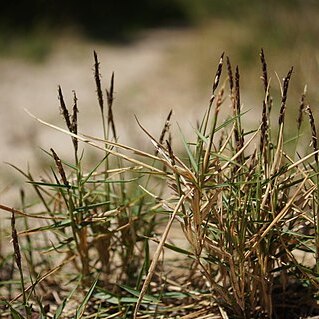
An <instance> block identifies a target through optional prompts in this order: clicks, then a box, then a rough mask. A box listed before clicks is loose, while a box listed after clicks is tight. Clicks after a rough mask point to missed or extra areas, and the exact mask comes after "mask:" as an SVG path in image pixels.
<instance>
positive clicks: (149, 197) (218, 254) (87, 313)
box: [0, 50, 319, 319]
mask: <svg viewBox="0 0 319 319" xmlns="http://www.w3.org/2000/svg"><path fill="white" fill-rule="evenodd" d="M225 59H226V72H225V79H224V81H223V76H224V75H223V69H224V64H225ZM260 59H261V80H262V81H261V85H262V86H263V93H264V98H263V99H262V101H261V103H260V104H261V107H260V110H261V112H260V118H259V120H257V121H256V127H255V128H254V129H253V130H249V131H247V130H245V125H244V120H245V116H247V115H245V114H244V112H243V111H242V104H241V96H240V95H241V92H240V74H239V68H238V66H236V67H235V68H234V70H235V71H233V67H232V65H231V61H230V58H229V57H226V58H225V55H224V54H222V55H221V58H220V61H219V64H218V67H217V71H216V73H215V77H214V81H213V85H212V92H211V96H210V98H209V103H208V108H207V110H206V112H205V114H204V116H203V120H202V121H201V122H200V123H199V124H198V127H197V128H196V130H195V132H194V136H195V138H194V141H187V140H186V139H185V138H184V136H183V134H182V133H181V138H182V142H183V143H182V144H183V147H184V149H183V150H182V151H180V149H178V148H176V147H174V146H173V142H172V136H171V132H170V126H171V117H172V112H170V113H169V114H168V116H167V118H166V120H165V121H164V125H163V130H162V132H161V135H160V136H159V138H158V139H157V137H154V136H153V135H152V133H151V132H150V131H149V130H148V129H147V128H145V127H144V126H143V124H142V123H141V122H140V121H139V120H137V123H138V125H139V126H140V128H141V132H143V134H145V135H146V136H147V137H148V138H149V139H150V141H151V143H152V144H153V145H154V153H147V152H144V151H143V150H139V149H135V148H133V147H130V146H127V145H123V144H120V142H119V141H118V136H117V130H116V124H115V123H116V121H115V119H114V114H113V102H114V73H112V76H111V81H110V86H109V88H108V89H106V98H107V101H106V103H105V102H104V94H103V89H102V87H103V83H102V80H101V77H100V68H99V67H100V62H99V61H98V57H97V54H96V52H94V78H95V83H96V93H97V97H98V106H99V108H100V113H101V117H102V127H103V134H104V135H103V138H95V137H91V136H87V135H85V134H81V133H79V130H78V124H77V123H78V120H77V116H78V106H77V97H76V94H75V93H73V108H72V115H70V113H69V111H68V107H67V105H66V103H65V101H64V97H63V93H62V88H61V87H59V88H58V97H59V101H60V108H61V113H62V115H63V117H64V119H65V122H66V126H67V129H63V128H58V127H55V126H53V125H51V124H49V123H46V122H44V121H42V120H40V119H38V120H39V121H40V122H41V123H43V124H45V125H48V126H50V127H53V128H55V129H57V130H59V131H62V132H64V133H65V134H68V135H69V136H70V137H71V139H72V145H73V149H74V162H72V163H70V162H67V161H64V160H63V159H61V158H60V157H59V155H58V151H57V150H53V149H51V152H48V153H47V154H48V156H51V157H52V168H51V172H50V173H49V174H47V177H46V178H42V179H41V180H40V181H36V180H35V179H34V178H33V176H32V175H31V173H30V172H27V173H24V172H23V171H21V170H19V169H18V170H19V171H20V172H21V173H22V174H23V175H24V176H25V177H26V178H27V179H28V181H29V184H31V186H32V187H33V188H34V190H35V191H36V194H37V198H38V200H37V202H36V203H32V200H33V199H31V198H30V203H28V202H27V198H25V195H23V196H22V198H23V200H22V205H21V209H13V208H9V207H7V206H5V205H1V206H0V208H1V209H2V210H3V211H7V212H9V213H11V214H12V217H11V218H12V225H11V228H12V241H13V247H14V249H13V254H11V255H10V254H7V255H5V254H4V253H3V254H2V255H1V256H0V257H1V259H0V262H1V267H2V270H1V272H0V274H1V276H2V277H3V278H4V279H3V283H2V284H1V286H0V290H1V295H2V297H1V302H2V314H1V315H0V316H1V317H4V318H5V317H6V316H10V315H11V316H12V317H13V318H24V317H27V318H31V317H32V318H55V319H57V318H184V319H186V318H300V317H306V316H311V315H315V314H318V313H319V306H318V304H317V299H316V298H317V297H318V293H317V292H318V287H319V282H318V275H319V211H318V200H319V180H318V169H319V162H318V144H317V129H316V126H315V118H314V114H313V112H312V109H311V106H310V105H309V104H307V103H306V89H305V91H304V92H303V93H302V98H301V102H300V108H299V110H300V112H299V116H298V119H297V120H296V127H297V131H298V132H297V134H298V136H297V138H295V139H292V140H293V141H295V142H296V145H295V146H294V147H293V149H294V153H296V154H293V155H291V146H290V144H291V140H290V144H288V143H287V140H286V136H285V130H284V127H285V122H286V121H287V120H286V113H287V109H289V106H288V105H287V103H288V91H289V83H290V81H291V78H292V76H293V75H294V74H293V68H291V69H290V70H289V71H288V73H287V76H286V77H285V78H284V79H283V83H280V87H281V92H282V94H281V99H280V100H279V101H274V100H273V98H272V97H271V90H270V82H271V79H270V76H269V74H268V71H267V63H266V58H265V54H264V52H263V50H262V51H261V53H260ZM227 86H228V88H229V89H228V96H227V88H226V87H227ZM276 103H277V105H278V106H279V113H278V122H276V123H278V127H276V125H277V124H272V122H273V121H272V120H271V119H272V118H273V112H275V111H276V110H275V107H274V105H275V104H276ZM227 104H228V105H229V106H230V107H229V108H228V106H227ZM105 106H107V107H108V110H107V112H106V111H105V110H104V107H105ZM227 108H228V109H230V110H231V112H230V113H231V114H230V115H229V116H228V117H226V118H225V116H224V117H223V118H221V117H220V115H221V114H225V113H226V109H227ZM303 113H306V114H307V115H308V118H309V127H310V132H311V137H310V138H309V142H311V145H312V148H308V147H305V146H303V145H301V144H300V139H299V137H300V135H301V132H300V131H301V126H302V121H303V118H304V117H303ZM254 116H256V115H254ZM81 143H82V144H87V145H89V146H90V147H93V148H94V149H96V151H97V152H100V153H101V158H100V160H97V161H96V163H92V167H91V168H90V169H89V170H87V171H84V169H83V165H82V160H83V157H84V156H85V152H84V150H80V145H81ZM300 154H303V155H300ZM22 194H24V193H23V192H22ZM16 218H19V220H20V219H23V220H24V221H25V222H24V224H20V223H19V224H18V226H16V222H15V220H16ZM22 225H24V226H25V229H24V230H20V231H17V228H18V229H19V228H20V227H22ZM172 227H174V233H179V234H182V235H183V238H184V243H187V245H183V246H180V245H178V244H176V242H175V241H174V234H172V232H173V231H172ZM169 251H172V252H173V255H174V258H173V259H172V260H170V261H169V266H167V265H166V260H165V254H169V253H168V252H169ZM164 252H165V254H164ZM163 254H164V255H163ZM305 260H306V261H307V262H305ZM14 261H15V263H16V265H17V266H18V274H15V273H14V272H13V271H12V269H13V267H14V263H13V262H14Z"/></svg>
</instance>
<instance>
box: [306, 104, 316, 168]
mask: <svg viewBox="0 0 319 319" xmlns="http://www.w3.org/2000/svg"><path fill="white" fill-rule="evenodd" d="M305 110H306V112H307V113H308V115H309V122H310V127H311V139H312V147H313V150H314V151H315V152H316V151H317V150H318V141H317V130H316V124H315V118H314V116H313V113H312V110H311V107H310V105H307V106H306V108H305ZM314 156H315V161H316V164H317V165H318V161H319V158H318V153H315V155H314Z"/></svg>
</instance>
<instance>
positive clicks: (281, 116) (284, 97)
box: [279, 67, 293, 125]
mask: <svg viewBox="0 0 319 319" xmlns="http://www.w3.org/2000/svg"><path fill="white" fill-rule="evenodd" d="M292 71H293V67H291V69H290V70H289V72H288V73H287V76H286V77H285V78H284V84H283V91H282V98H281V107H280V113H279V125H281V124H283V123H284V121H285V113H286V101H287V94H288V87H289V82H290V78H291V75H292Z"/></svg>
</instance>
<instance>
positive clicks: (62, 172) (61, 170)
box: [50, 148, 70, 186]
mask: <svg viewBox="0 0 319 319" xmlns="http://www.w3.org/2000/svg"><path fill="white" fill-rule="evenodd" d="M50 151H51V153H52V155H53V158H54V161H55V164H56V166H57V168H58V171H59V173H60V176H61V179H62V182H63V184H64V185H65V186H69V185H70V184H69V182H68V180H67V178H66V175H65V171H64V169H63V166H62V161H61V160H60V158H59V156H58V155H57V153H56V152H55V151H54V150H53V148H51V149H50Z"/></svg>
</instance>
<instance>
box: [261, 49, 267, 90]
mask: <svg viewBox="0 0 319 319" xmlns="http://www.w3.org/2000/svg"><path fill="white" fill-rule="evenodd" d="M260 61H261V65H262V76H261V78H262V80H263V83H264V90H265V94H267V92H268V72H267V63H266V59H265V54H264V50H263V49H261V51H260Z"/></svg>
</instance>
